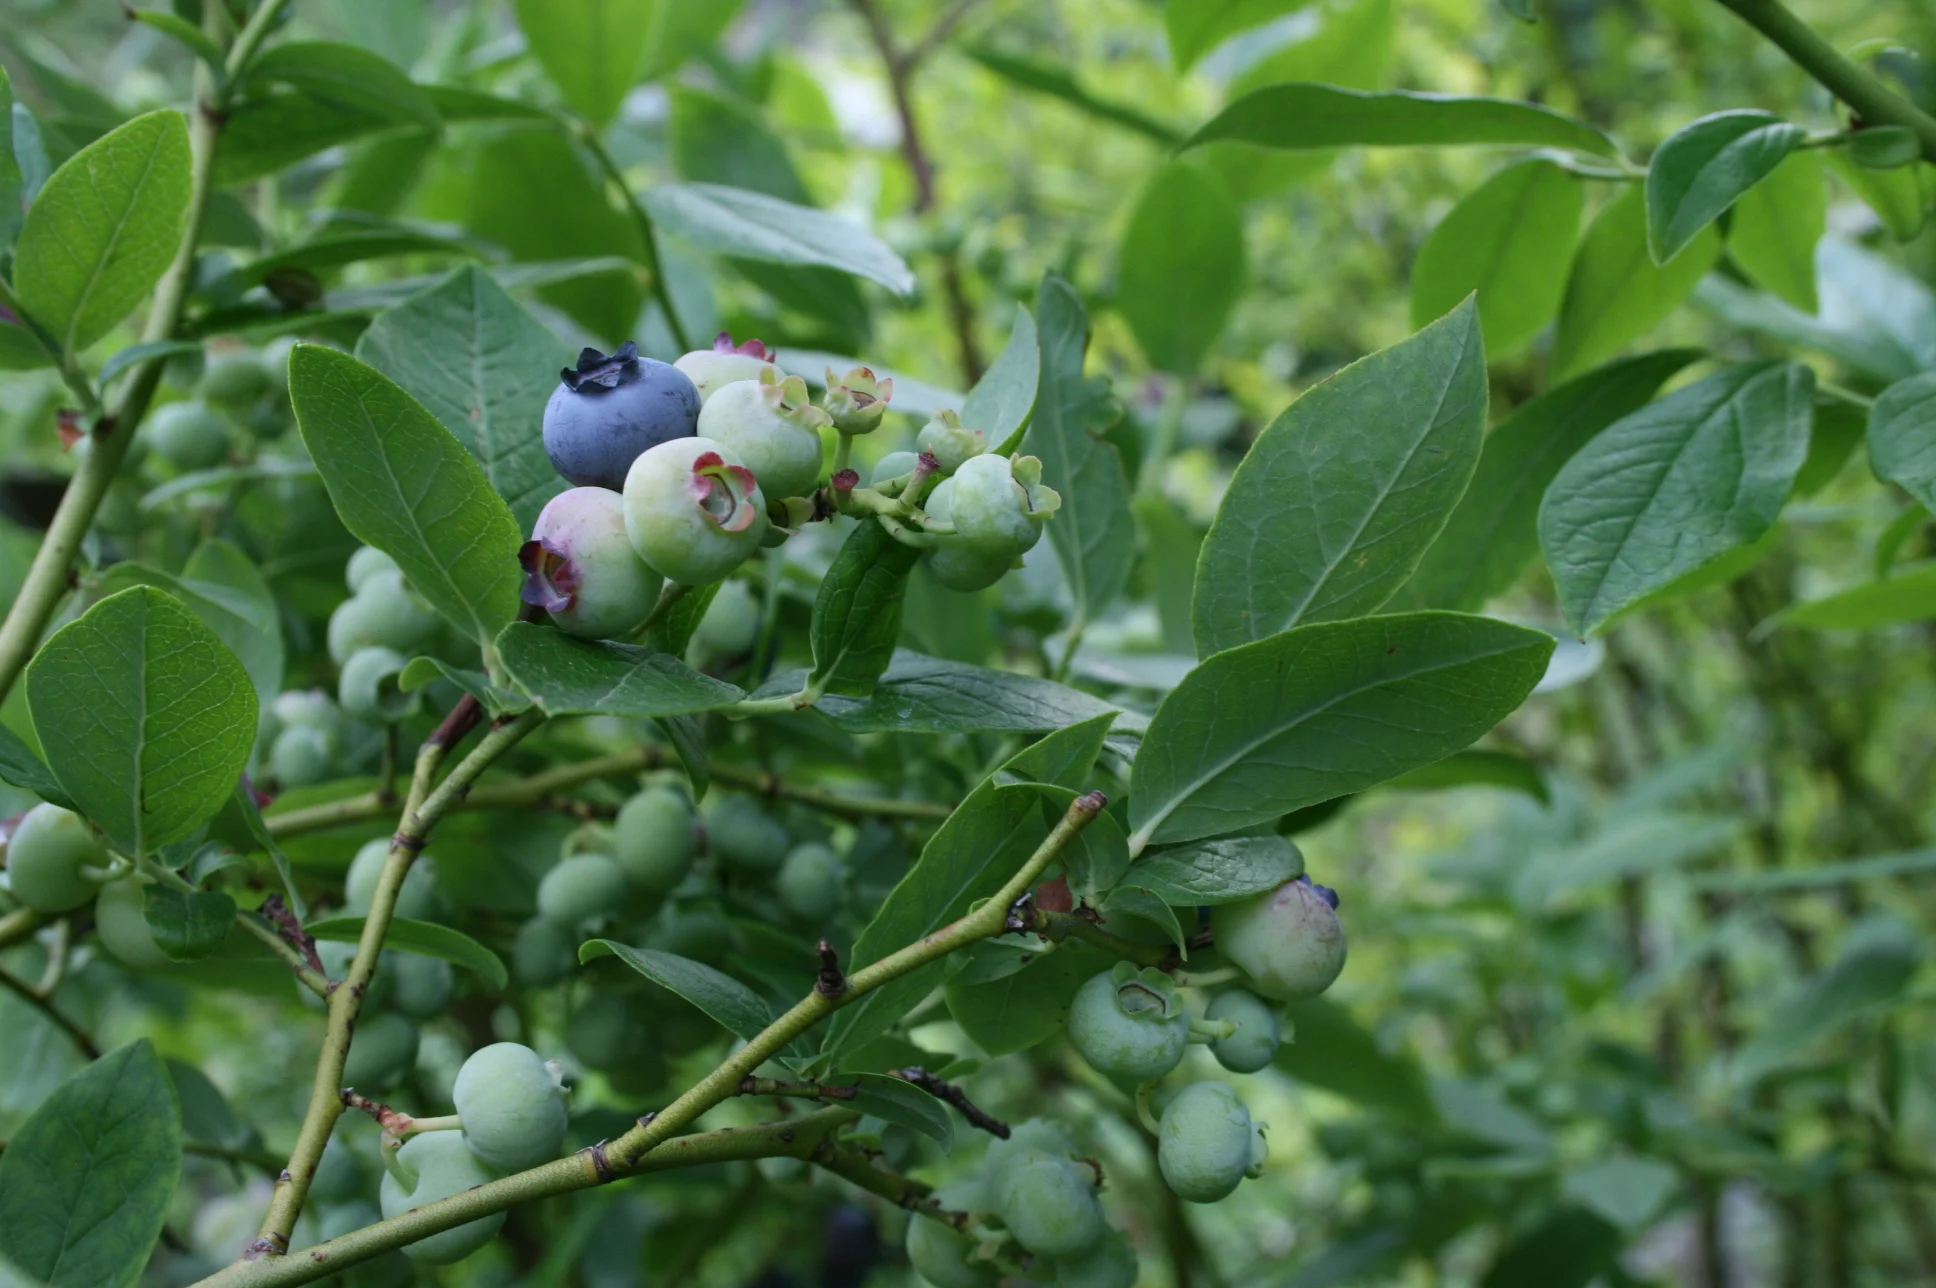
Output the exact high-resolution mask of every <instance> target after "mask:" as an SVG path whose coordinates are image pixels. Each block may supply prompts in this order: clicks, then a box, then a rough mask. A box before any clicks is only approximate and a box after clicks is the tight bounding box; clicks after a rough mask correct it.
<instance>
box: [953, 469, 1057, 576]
mask: <svg viewBox="0 0 1936 1288" xmlns="http://www.w3.org/2000/svg"><path fill="white" fill-rule="evenodd" d="M948 482H949V484H951V485H952V487H951V492H952V496H951V498H950V502H949V518H950V520H951V521H952V522H953V524H954V527H955V534H956V535H957V536H960V537H962V538H963V539H965V540H967V541H968V542H969V543H971V544H973V545H974V546H976V547H978V548H979V549H981V550H983V551H986V552H987V553H988V554H990V555H995V554H1005V555H1007V556H1008V557H1009V558H1011V559H1012V558H1015V557H1017V556H1019V555H1022V554H1026V553H1027V552H1028V551H1030V550H1032V549H1034V547H1035V543H1036V542H1037V541H1039V540H1041V538H1042V525H1043V524H1044V523H1046V522H1047V521H1048V518H1049V516H1050V515H1052V514H1054V513H1055V511H1056V510H1057V509H1058V508H1059V507H1060V506H1061V504H1062V498H1061V497H1060V496H1059V495H1057V493H1056V491H1055V489H1053V488H1049V487H1044V486H1043V485H1042V462H1040V461H1038V460H1036V459H1035V458H1034V457H1033V456H1021V457H1017V458H1016V459H1014V460H1013V461H1011V460H1009V458H1008V457H1006V456H986V455H984V456H977V457H974V458H973V459H972V460H968V461H964V462H963V463H962V466H961V468H960V469H958V470H956V471H955V472H954V476H953V477H952V478H950V479H949V480H948ZM937 490H939V489H937ZM929 512H930V513H932V510H930V511H929Z"/></svg>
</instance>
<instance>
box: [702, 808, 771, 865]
mask: <svg viewBox="0 0 1936 1288" xmlns="http://www.w3.org/2000/svg"><path fill="white" fill-rule="evenodd" d="M706 846H707V849H708V850H709V851H711V853H712V854H713V856H714V857H715V858H717V859H718V860H719V861H720V862H721V863H724V864H725V865H726V866H727V867H730V868H738V869H740V870H741V871H744V872H775V871H778V870H779V867H780V865H781V864H782V863H784V862H786V856H787V833H786V829H785V828H783V827H781V826H780V825H779V824H778V823H776V822H775V821H774V820H773V816H772V815H770V814H768V813H767V812H766V811H765V810H764V809H762V808H760V805H759V802H758V801H755V800H754V799H753V798H752V797H750V796H744V795H741V794H739V793H737V792H731V793H728V794H726V795H723V796H720V797H719V798H717V799H716V800H714V801H713V802H712V803H711V804H710V805H708V806H707V807H706Z"/></svg>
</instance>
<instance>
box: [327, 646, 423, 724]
mask: <svg viewBox="0 0 1936 1288" xmlns="http://www.w3.org/2000/svg"><path fill="white" fill-rule="evenodd" d="M408 665H410V659H409V658H407V657H405V656H404V655H403V654H401V653H399V652H397V651H396V650H395V649H389V648H362V649H358V650H357V651H356V652H354V653H352V654H350V659H349V661H347V662H345V663H343V673H342V675H340V676H339V677H337V682H336V700H337V701H338V702H340V703H342V705H343V711H344V712H345V713H346V714H347V715H349V716H350V717H351V718H352V719H356V720H362V721H366V722H368V723H370V724H401V723H402V722H403V721H405V720H408V719H409V718H410V717H411V716H413V715H415V714H416V713H417V710H418V708H420V707H421V706H422V705H423V692H422V690H420V689H410V690H405V689H404V688H403V685H402V679H403V668H404V667H406V666H408Z"/></svg>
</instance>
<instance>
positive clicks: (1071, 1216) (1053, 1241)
mask: <svg viewBox="0 0 1936 1288" xmlns="http://www.w3.org/2000/svg"><path fill="white" fill-rule="evenodd" d="M992 1188H993V1190H994V1199H995V1210H996V1212H997V1213H999V1214H1000V1216H1001V1218H1002V1224H1003V1225H1005V1226H1007V1227H1008V1232H1009V1233H1010V1234H1012V1235H1014V1236H1015V1241H1016V1242H1017V1243H1019V1244H1021V1245H1022V1246H1023V1247H1024V1248H1027V1249H1028V1250H1029V1251H1030V1252H1032V1253H1034V1254H1035V1255H1036V1256H1038V1257H1073V1256H1075V1255H1077V1254H1078V1253H1081V1252H1084V1251H1086V1250H1088V1249H1089V1248H1091V1247H1093V1246H1095V1243H1096V1240H1098V1239H1100V1238H1101V1237H1102V1233H1103V1229H1104V1226H1103V1219H1102V1205H1101V1204H1100V1203H1098V1202H1097V1201H1096V1186H1095V1173H1094V1172H1093V1171H1091V1170H1090V1169H1089V1168H1088V1167H1086V1166H1085V1165H1083V1164H1080V1163H1077V1162H1074V1161H1072V1160H1070V1159H1066V1158H1051V1157H1049V1156H1048V1155H1038V1156H1035V1157H1032V1158H1026V1159H1023V1160H1022V1161H1020V1162H1017V1163H1015V1164H1013V1165H1011V1166H1009V1167H1007V1168H1005V1169H1004V1170H1003V1172H1002V1176H1001V1179H1000V1180H999V1181H997V1182H992Z"/></svg>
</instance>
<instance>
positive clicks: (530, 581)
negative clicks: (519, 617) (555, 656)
mask: <svg viewBox="0 0 1936 1288" xmlns="http://www.w3.org/2000/svg"><path fill="white" fill-rule="evenodd" d="M518 562H519V563H521V564H522V565H523V566H524V573H525V580H524V602H525V603H527V604H530V605H532V606H533V607H536V608H542V609H544V610H545V612H547V613H549V614H551V621H552V624H553V625H554V626H556V627H557V628H558V629H559V630H561V631H563V632H564V633H565V634H567V635H576V636H578V637H579V638H581V639H593V640H609V639H618V638H621V637H623V636H627V635H630V634H632V633H633V632H634V631H636V630H638V628H639V627H640V626H643V625H644V624H645V619H646V618H647V617H649V616H651V614H652V606H653V605H654V604H655V603H657V602H658V598H659V588H660V586H662V585H663V584H664V581H665V579H664V578H662V577H660V576H659V574H658V573H656V572H654V571H653V570H652V569H651V568H650V567H649V566H647V564H646V562H645V561H644V560H643V559H640V558H639V555H638V552H637V551H636V550H634V549H632V543H631V541H630V540H628V539H627V538H626V535H625V498H624V497H622V496H620V495H619V494H618V493H617V492H612V491H609V490H607V489H605V488H602V487H575V488H571V489H569V490H568V491H565V492H560V493H559V494H558V495H557V496H554V497H552V498H551V500H550V502H549V503H547V504H546V506H545V508H544V510H543V512H542V513H540V514H539V515H538V521H537V523H536V524H534V525H533V526H532V529H531V540H529V541H527V542H525V543H524V545H523V546H522V547H520V548H519V550H518Z"/></svg>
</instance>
